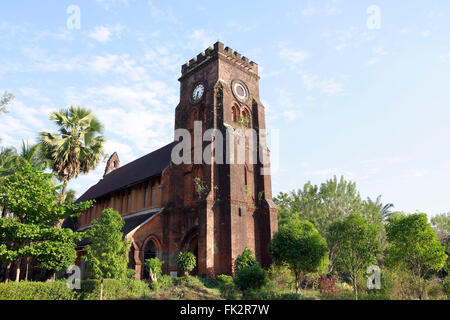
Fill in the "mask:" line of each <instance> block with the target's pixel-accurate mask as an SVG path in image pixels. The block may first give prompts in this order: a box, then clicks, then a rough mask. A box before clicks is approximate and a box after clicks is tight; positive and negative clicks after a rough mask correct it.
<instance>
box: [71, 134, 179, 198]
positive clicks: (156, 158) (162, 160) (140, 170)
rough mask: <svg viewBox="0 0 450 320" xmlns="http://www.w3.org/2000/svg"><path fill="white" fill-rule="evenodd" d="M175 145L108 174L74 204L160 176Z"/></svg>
mask: <svg viewBox="0 0 450 320" xmlns="http://www.w3.org/2000/svg"><path fill="white" fill-rule="evenodd" d="M175 144H176V142H172V143H170V144H168V145H166V146H164V147H162V148H161V149H158V150H156V151H153V152H152V153H149V154H147V155H145V156H143V157H141V158H139V159H137V160H134V161H133V162H130V163H128V164H127V165H125V166H123V167H120V168H118V169H116V170H114V171H112V172H110V173H109V174H107V175H106V176H104V177H103V179H101V180H100V181H99V182H98V183H97V184H96V185H94V186H92V187H90V188H89V189H88V191H86V192H85V193H84V194H83V195H82V196H81V197H80V198H78V200H77V201H76V202H77V203H79V202H83V201H88V200H93V199H97V198H99V197H101V196H104V195H106V194H108V193H110V192H113V191H117V190H120V189H123V188H126V187H128V186H131V185H133V184H136V183H139V182H142V181H144V180H146V179H149V178H151V177H153V176H156V175H159V174H161V173H162V172H163V171H164V169H166V168H167V167H168V166H169V165H170V163H171V154H172V149H173V147H174V146H175Z"/></svg>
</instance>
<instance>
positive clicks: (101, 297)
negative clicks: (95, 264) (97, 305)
mask: <svg viewBox="0 0 450 320" xmlns="http://www.w3.org/2000/svg"><path fill="white" fill-rule="evenodd" d="M100 300H103V278H102V279H101V280H100Z"/></svg>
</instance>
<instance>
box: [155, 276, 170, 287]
mask: <svg viewBox="0 0 450 320" xmlns="http://www.w3.org/2000/svg"><path fill="white" fill-rule="evenodd" d="M158 282H160V283H161V288H162V289H165V288H169V287H171V286H173V279H172V277H171V276H169V275H167V274H165V275H162V276H161V277H159V279H158Z"/></svg>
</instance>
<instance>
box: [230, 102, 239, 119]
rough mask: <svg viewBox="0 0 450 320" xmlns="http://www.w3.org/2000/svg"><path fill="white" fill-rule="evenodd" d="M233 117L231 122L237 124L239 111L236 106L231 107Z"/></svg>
mask: <svg viewBox="0 0 450 320" xmlns="http://www.w3.org/2000/svg"><path fill="white" fill-rule="evenodd" d="M231 115H232V118H231V120H232V121H233V122H237V121H238V110H237V107H236V106H232V107H231Z"/></svg>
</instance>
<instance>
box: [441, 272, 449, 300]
mask: <svg viewBox="0 0 450 320" xmlns="http://www.w3.org/2000/svg"><path fill="white" fill-rule="evenodd" d="M442 290H443V291H444V293H445V294H446V295H447V298H448V299H450V277H447V278H445V279H444V281H442Z"/></svg>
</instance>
